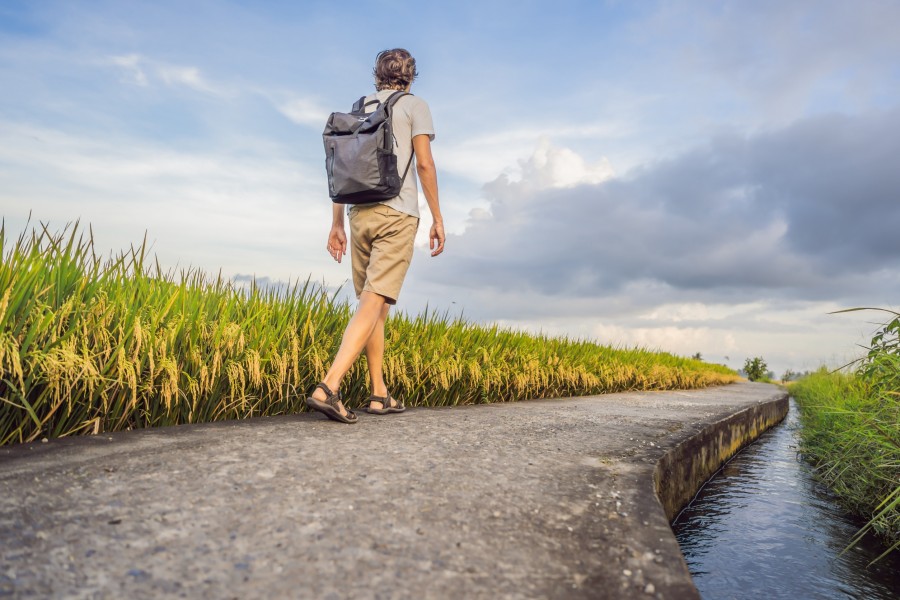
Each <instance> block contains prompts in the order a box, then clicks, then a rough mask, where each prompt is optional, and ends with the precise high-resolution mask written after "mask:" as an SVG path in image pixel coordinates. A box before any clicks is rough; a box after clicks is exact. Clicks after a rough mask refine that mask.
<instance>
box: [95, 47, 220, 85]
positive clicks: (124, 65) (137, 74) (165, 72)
mask: <svg viewBox="0 0 900 600" xmlns="http://www.w3.org/2000/svg"><path fill="white" fill-rule="evenodd" d="M108 63H109V64H112V65H115V66H117V67H119V68H121V69H122V71H123V72H124V73H125V81H128V82H130V83H133V84H135V85H138V86H141V87H148V86H149V85H150V82H151V77H152V78H153V79H156V80H159V81H161V82H162V83H164V84H166V85H168V86H172V87H178V86H184V87H187V88H190V89H193V90H195V91H198V92H203V93H206V94H214V95H225V94H227V93H228V91H227V90H226V89H225V88H224V87H222V86H220V85H215V84H213V83H211V82H210V81H209V80H208V79H207V78H206V77H205V76H204V75H203V74H202V73H201V72H200V69H199V68H198V67H194V66H189V65H174V64H168V63H163V62H159V61H155V60H152V59H149V58H147V57H145V56H142V55H140V54H125V55H120V56H111V57H109V59H108ZM148 73H149V74H150V75H148Z"/></svg>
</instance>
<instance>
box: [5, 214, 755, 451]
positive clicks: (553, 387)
mask: <svg viewBox="0 0 900 600" xmlns="http://www.w3.org/2000/svg"><path fill="white" fill-rule="evenodd" d="M145 249H146V244H145V243H142V244H140V245H139V246H136V247H132V248H130V249H129V250H128V251H125V252H122V253H120V254H119V255H117V256H114V257H112V258H109V259H105V260H104V259H101V258H98V256H97V255H96V253H95V252H94V247H93V239H92V234H91V233H90V232H88V233H87V234H84V233H81V232H80V231H79V228H78V225H77V224H75V225H73V226H68V227H66V228H65V229H64V230H63V231H61V232H56V233H54V232H51V231H50V230H49V229H48V228H47V227H46V226H44V225H42V226H41V227H39V228H37V229H33V230H30V231H27V232H25V233H23V234H22V235H21V236H20V237H19V238H18V239H17V240H16V241H15V242H14V243H11V244H9V243H8V240H7V236H6V230H5V227H3V228H2V229H0V250H2V264H0V444H7V443H13V442H25V441H30V440H34V439H36V438H39V437H43V436H47V437H55V436H67V435H74V434H85V433H99V432H104V431H116V430H123V429H131V428H140V427H154V426H161V425H174V424H178V423H198V422H205V421H217V420H224V419H239V418H245V417H251V416H258V415H276V414H285V413H292V412H296V411H299V410H301V409H302V408H301V407H302V399H303V398H304V397H305V394H306V393H307V392H309V391H310V390H311V389H312V387H313V386H314V385H315V384H316V383H317V382H318V381H320V380H321V379H322V377H323V376H324V374H325V370H326V367H327V364H328V362H329V360H330V359H331V357H332V356H333V355H334V353H335V351H336V350H337V347H338V345H339V343H340V337H341V334H342V333H343V330H344V328H345V326H346V324H347V321H348V319H349V317H350V313H351V308H350V306H349V305H348V304H347V303H346V302H340V301H337V300H336V298H335V297H334V296H329V295H328V294H327V293H326V291H325V290H323V289H322V288H321V287H318V286H315V285H312V284H310V283H309V281H307V282H306V283H302V284H301V283H299V282H298V283H297V284H294V285H293V286H292V287H290V288H289V289H286V290H277V289H262V288H260V287H257V286H256V285H255V284H254V285H251V286H250V288H249V289H242V288H237V287H235V286H233V285H232V284H231V283H230V282H229V281H227V280H223V279H222V277H221V276H219V277H209V276H207V275H205V274H204V273H202V272H200V271H197V270H185V271H181V272H180V273H173V272H166V271H163V270H162V269H161V268H160V267H159V265H158V264H157V263H156V262H155V261H152V260H150V259H148V257H147V256H146V253H145ZM387 337H388V339H387V348H388V349H387V353H386V355H385V364H384V370H385V375H386V379H387V381H388V382H389V386H390V389H391V391H392V392H393V393H394V395H396V396H399V397H402V398H404V400H405V401H406V402H407V403H408V404H410V405H413V406H416V405H425V406H446V405H457V404H471V403H481V402H506V401H512V400H522V399H527V398H544V397H556V396H572V395H583V394H598V393H604V392H613V391H620V390H650V389H672V388H695V387H703V386H708V385H714V384H721V383H727V382H731V381H734V380H736V379H737V376H736V374H735V373H734V372H732V371H730V370H729V369H726V368H724V367H719V366H716V365H708V364H704V363H701V362H699V361H695V360H691V359H685V358H680V357H676V356H673V355H670V354H666V353H656V352H649V351H645V350H642V349H613V348H609V347H605V346H600V345H597V344H594V343H590V342H586V341H577V340H569V339H557V338H549V337H546V336H534V335H528V334H525V333H522V332H517V331H511V330H505V329H500V328H498V327H496V326H479V325H475V324H472V323H468V322H466V321H464V320H462V319H461V318H451V317H449V316H448V315H447V314H435V313H425V314H421V315H418V316H415V317H407V316H404V315H398V316H393V317H392V318H391V319H390V321H389V323H388V327H387ZM366 387H367V372H366V368H365V360H364V359H362V360H361V361H358V362H357V364H356V365H355V366H354V367H353V369H352V370H351V371H350V373H349V374H348V377H347V379H346V380H345V382H344V386H343V391H344V393H345V397H346V398H347V400H348V403H349V404H350V405H351V406H353V405H354V404H355V403H356V402H358V401H361V400H362V399H363V398H365V397H366V396H367V395H368V393H367V391H366Z"/></svg>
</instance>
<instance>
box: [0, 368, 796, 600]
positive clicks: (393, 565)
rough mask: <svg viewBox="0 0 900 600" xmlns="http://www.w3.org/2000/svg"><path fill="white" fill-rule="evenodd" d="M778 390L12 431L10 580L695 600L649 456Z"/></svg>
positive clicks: (38, 587)
mask: <svg viewBox="0 0 900 600" xmlns="http://www.w3.org/2000/svg"><path fill="white" fill-rule="evenodd" d="M782 396H784V393H783V392H781V391H780V390H778V389H777V388H775V387H774V386H770V385H764V384H750V383H742V384H736V385H731V386H725V387H720V388H713V389H707V390H698V391H683V392H651V393H626V394H612V395H607V396H594V397H586V398H577V399H565V400H552V401H528V402H520V403H515V404H497V405H482V406H468V407H459V408H446V409H410V410H408V411H407V412H406V413H404V414H401V415H392V416H382V417H378V416H372V415H367V414H362V415H361V416H360V420H359V423H357V424H356V425H352V426H347V425H342V424H338V423H334V422H331V421H327V420H326V419H325V418H324V417H322V416H321V415H318V414H307V413H304V414H300V415H293V416H286V417H273V418H261V419H254V420H249V421H241V422H228V423H221V424H209V425H198V426H181V427H170V428H163V429H155V430H145V431H139V432H126V433H119V434H109V435H100V436H96V437H87V438H72V439H61V440H51V441H50V442H47V443H35V444H27V445H20V446H13V447H4V448H0V597H16V598H18V597H22V598H26V597H67V598H68V597H71V598H127V597H131V598H153V597H164V596H173V597H188V598H607V597H608V598H679V599H680V598H698V597H699V596H698V595H697V592H696V590H695V589H694V587H693V585H692V583H691V580H690V576H689V574H688V572H687V569H686V567H685V565H684V561H683V559H682V557H681V553H680V551H679V548H678V544H677V542H676V541H675V538H674V536H673V535H672V532H671V530H670V529H669V525H668V522H667V519H666V516H665V514H664V512H663V510H662V508H661V506H660V504H659V502H658V501H657V499H656V497H655V495H654V494H653V472H654V467H655V465H656V464H657V462H658V461H659V459H660V458H661V457H662V456H663V455H664V454H666V452H667V450H670V449H672V448H674V447H675V446H676V445H678V444H679V443H680V442H684V441H685V440H687V439H690V438H692V437H693V436H694V435H695V434H697V433H698V432H700V431H702V430H704V428H707V429H708V427H707V426H708V425H709V424H711V423H714V422H715V421H718V420H721V419H722V418H723V417H727V416H729V415H733V414H734V413H737V412H739V411H741V410H742V409H745V408H747V407H750V406H754V405H759V404H760V403H766V402H772V401H773V400H775V399H777V398H780V397H782Z"/></svg>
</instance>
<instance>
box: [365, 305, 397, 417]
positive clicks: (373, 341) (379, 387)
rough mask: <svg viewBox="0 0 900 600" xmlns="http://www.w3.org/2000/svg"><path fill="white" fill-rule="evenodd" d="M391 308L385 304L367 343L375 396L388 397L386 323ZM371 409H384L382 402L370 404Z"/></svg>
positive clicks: (370, 378) (367, 356) (367, 357)
mask: <svg viewBox="0 0 900 600" xmlns="http://www.w3.org/2000/svg"><path fill="white" fill-rule="evenodd" d="M390 308H391V306H390V305H389V304H385V305H384V307H383V308H382V309H381V315H380V316H379V318H378V322H376V323H375V329H373V330H372V335H370V336H369V340H368V341H367V342H366V362H367V363H368V365H369V380H370V381H371V383H372V394H373V395H375V396H381V397H385V396H387V385H385V383H384V322H385V320H387V315H388V311H389V310H390ZM369 406H370V407H371V408H375V409H379V408H382V404H381V402H370V403H369Z"/></svg>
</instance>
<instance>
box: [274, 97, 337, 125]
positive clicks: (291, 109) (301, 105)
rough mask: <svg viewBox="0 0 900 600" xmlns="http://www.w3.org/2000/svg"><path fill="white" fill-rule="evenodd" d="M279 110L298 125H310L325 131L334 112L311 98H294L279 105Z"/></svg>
mask: <svg viewBox="0 0 900 600" xmlns="http://www.w3.org/2000/svg"><path fill="white" fill-rule="evenodd" d="M276 107H277V108H278V110H279V111H280V112H281V113H282V114H283V115H284V116H286V117H287V118H288V119H290V120H291V121H293V122H294V123H296V124H298V125H308V126H310V127H316V128H318V129H324V127H325V121H326V120H327V119H328V115H329V114H331V113H332V112H333V111H330V110H328V109H327V108H323V107H322V106H321V105H319V104H318V103H317V102H316V101H315V100H312V99H311V98H292V99H291V100H288V101H285V102H282V103H280V104H277V105H276Z"/></svg>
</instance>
